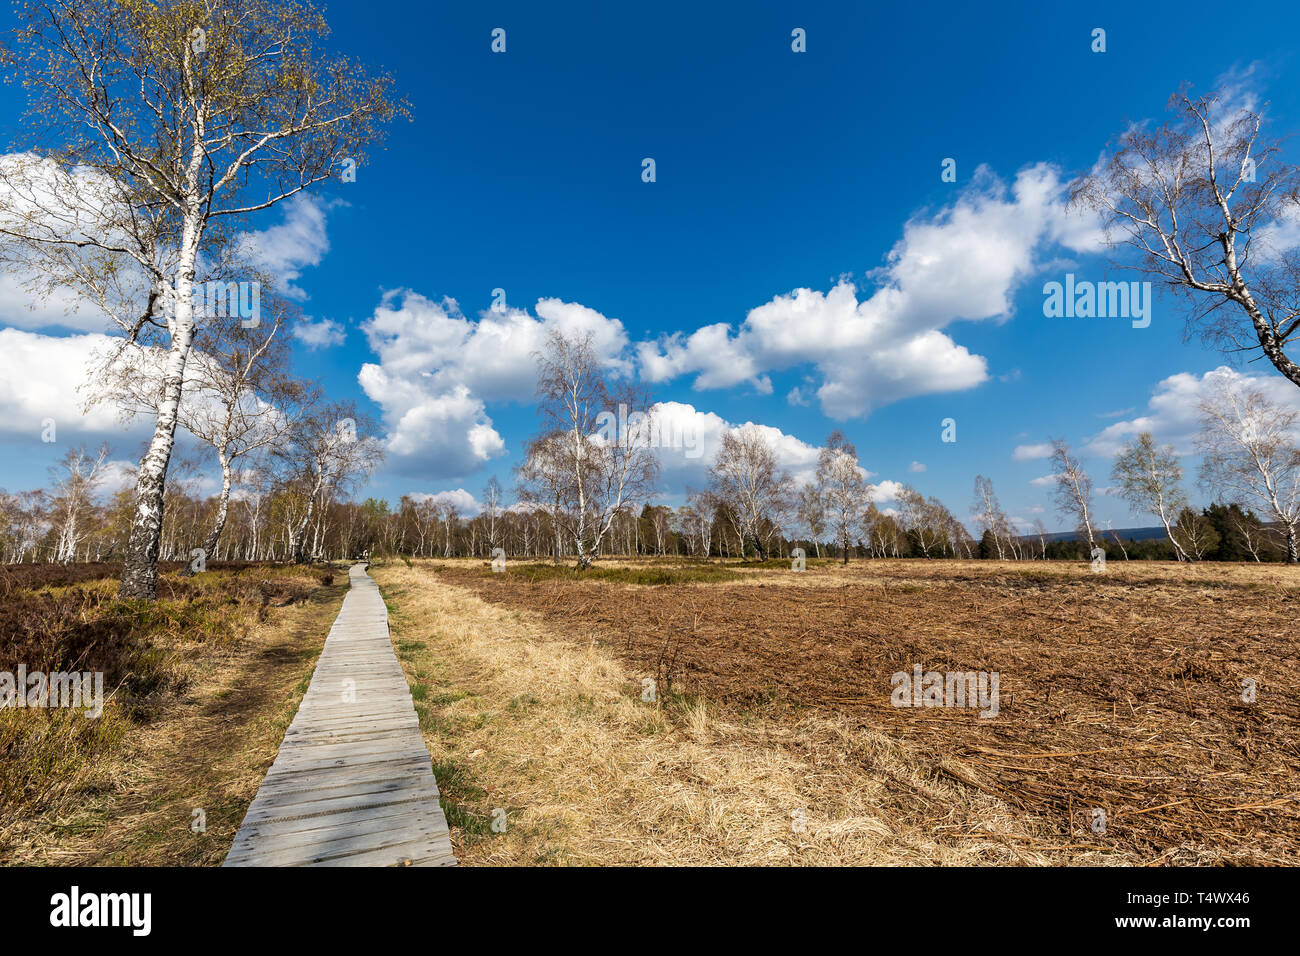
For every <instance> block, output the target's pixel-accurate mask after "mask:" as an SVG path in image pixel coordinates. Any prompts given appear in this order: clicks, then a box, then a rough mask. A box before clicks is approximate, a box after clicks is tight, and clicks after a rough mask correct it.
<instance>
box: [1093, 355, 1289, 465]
mask: <svg viewBox="0 0 1300 956" xmlns="http://www.w3.org/2000/svg"><path fill="white" fill-rule="evenodd" d="M1223 384H1227V385H1230V386H1233V387H1240V386H1242V385H1246V384H1249V385H1251V386H1253V387H1255V388H1259V389H1262V390H1263V392H1264V393H1265V394H1266V395H1267V396H1268V397H1269V398H1270V399H1272V400H1273V401H1275V402H1278V403H1280V404H1282V405H1286V406H1290V407H1292V408H1296V409H1300V389H1297V388H1296V387H1295V386H1294V385H1292V384H1291V383H1290V382H1289V381H1287V380H1286V379H1285V378H1282V377H1281V376H1280V375H1246V374H1244V373H1242V372H1238V371H1236V370H1235V369H1232V368H1229V367H1228V366H1226V365H1221V366H1219V367H1218V368H1216V369H1214V370H1213V371H1209V372H1206V373H1205V374H1204V375H1202V376H1200V377H1199V378H1198V377H1197V376H1196V375H1194V374H1192V373H1191V372H1179V373H1178V374H1177V375H1170V376H1169V377H1168V378H1166V379H1163V380H1162V381H1160V382H1159V383H1157V384H1156V387H1155V389H1154V393H1153V394H1152V396H1151V400H1150V401H1149V402H1148V403H1147V411H1146V414H1144V415H1140V416H1138V417H1137V418H1132V419H1128V420H1125V421H1119V422H1116V423H1115V424H1113V425H1109V426H1107V427H1106V428H1105V429H1103V430H1102V431H1101V432H1100V433H1099V434H1097V435H1096V436H1094V437H1093V438H1092V439H1091V440H1090V441H1089V442H1088V444H1087V446H1086V448H1085V450H1086V451H1087V452H1089V453H1090V454H1093V455H1100V456H1105V457H1108V458H1113V457H1114V456H1115V455H1116V454H1118V453H1119V450H1120V449H1121V448H1122V447H1123V446H1124V445H1125V444H1127V443H1128V441H1129V440H1131V439H1132V438H1134V437H1135V436H1137V435H1139V434H1141V433H1142V432H1150V433H1151V434H1152V436H1153V437H1154V438H1155V439H1156V441H1157V442H1159V443H1161V444H1172V445H1173V446H1174V448H1175V450H1176V451H1177V452H1178V453H1179V454H1180V455H1190V454H1192V453H1193V451H1194V448H1193V445H1194V442H1195V438H1196V434H1197V432H1199V431H1200V413H1199V412H1198V411H1197V404H1198V403H1199V402H1200V401H1201V400H1202V399H1203V398H1207V397H1210V396H1212V395H1213V394H1214V393H1215V391H1217V389H1218V388H1219V387H1220V386H1221V385H1223Z"/></svg>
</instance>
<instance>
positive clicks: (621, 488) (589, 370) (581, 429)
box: [536, 329, 659, 569]
mask: <svg viewBox="0 0 1300 956" xmlns="http://www.w3.org/2000/svg"><path fill="white" fill-rule="evenodd" d="M536 359H537V366H538V375H537V398H538V412H539V414H540V415H541V417H542V420H543V422H544V423H545V424H544V428H543V435H544V436H547V438H548V440H550V441H553V442H554V443H555V447H556V453H557V454H558V456H559V459H560V462H561V463H562V467H563V472H564V475H565V478H564V481H563V482H562V484H561V485H560V486H559V487H560V489H561V491H562V492H563V495H564V500H563V501H562V504H561V508H560V511H559V514H558V515H557V516H556V517H557V518H558V519H559V520H560V521H561V522H562V523H563V524H565V525H566V527H567V529H568V534H567V537H568V538H569V539H570V540H571V541H572V542H573V547H574V553H575V554H576V556H577V560H578V567H579V568H580V569H585V568H588V567H590V566H591V563H592V560H593V555H594V554H595V553H596V550H597V547H598V546H599V543H600V542H601V541H602V540H603V539H604V537H605V535H606V534H607V533H608V532H609V529H610V525H611V524H612V523H613V521H614V518H615V516H616V515H617V514H618V512H619V511H620V510H621V509H622V507H623V505H624V503H625V502H628V501H636V500H644V499H646V498H648V497H650V496H651V495H652V494H653V492H654V486H655V480H656V478H657V477H658V473H659V465H658V461H657V460H656V459H655V456H654V452H653V450H652V443H653V438H654V422H653V412H652V408H653V405H652V403H651V401H650V399H649V396H648V395H646V394H645V393H644V392H642V391H641V390H639V389H637V388H636V387H635V386H633V385H631V384H627V383H615V382H614V381H612V379H610V378H608V377H607V376H606V373H605V370H604V369H603V368H602V367H601V363H600V360H599V357H598V356H597V355H596V352H595V349H594V347H593V346H592V336H591V333H589V332H588V333H586V334H584V335H576V336H566V335H565V334H564V333H562V332H560V331H558V330H555V329H552V330H551V331H550V332H549V333H548V334H547V336H546V340H545V343H544V345H543V347H542V349H541V351H540V352H538V353H537V354H536ZM620 406H623V407H624V408H625V409H626V410H627V414H626V427H621V426H620V427H617V428H614V429H612V430H611V429H610V428H609V427H608V426H607V422H608V421H609V418H610V417H613V418H615V419H616V420H618V421H620V422H621V420H622V419H623V416H622V415H620V414H619V407H620Z"/></svg>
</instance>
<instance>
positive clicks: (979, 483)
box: [971, 475, 1009, 561]
mask: <svg viewBox="0 0 1300 956" xmlns="http://www.w3.org/2000/svg"><path fill="white" fill-rule="evenodd" d="M971 513H972V514H973V515H974V516H975V520H976V522H977V523H978V526H979V529H980V534H983V533H984V532H988V533H989V534H991V535H993V543H994V545H995V547H996V548H997V552H998V560H999V561H1002V560H1004V559H1005V557H1006V555H1005V552H1004V551H1003V550H1002V537H1003V532H1004V531H1005V530H1006V527H1007V525H1008V524H1009V522H1008V520H1007V516H1006V515H1005V514H1004V513H1003V511H1002V506H1001V505H1000V504H999V503H998V496H997V493H996V492H995V491H994V490H993V481H992V479H990V478H985V477H984V476H983V475H976V476H975V503H974V504H973V505H972V506H971Z"/></svg>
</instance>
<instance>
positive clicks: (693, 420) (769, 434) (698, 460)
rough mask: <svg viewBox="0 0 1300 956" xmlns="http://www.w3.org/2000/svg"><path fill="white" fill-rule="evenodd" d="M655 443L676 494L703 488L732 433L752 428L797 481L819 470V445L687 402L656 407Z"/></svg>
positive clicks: (667, 482) (662, 471)
mask: <svg viewBox="0 0 1300 956" xmlns="http://www.w3.org/2000/svg"><path fill="white" fill-rule="evenodd" d="M653 411H654V428H655V432H656V434H657V436H659V437H658V439H657V440H656V441H655V442H654V444H655V454H656V457H657V458H658V460H659V468H660V474H661V476H662V478H663V484H664V485H665V486H666V487H667V488H669V489H671V490H672V491H673V492H678V493H680V491H682V490H683V489H684V488H686V487H688V486H689V487H692V488H702V487H703V486H704V484H705V483H706V482H707V480H708V468H709V465H710V464H712V462H713V461H714V459H715V458H716V457H717V454H718V450H719V449H720V448H721V447H722V436H723V435H724V434H726V433H727V432H728V431H732V430H735V429H737V428H741V427H744V426H746V425H752V426H753V427H755V428H757V429H758V430H759V431H760V432H761V433H762V435H763V438H764V439H765V440H766V441H767V443H768V444H769V445H771V446H772V449H773V451H774V452H775V453H776V459H777V462H778V464H780V466H781V467H782V468H784V469H785V470H787V471H788V472H790V474H791V475H792V476H793V477H794V479H795V480H796V481H799V482H805V481H811V480H812V478H813V474H814V472H816V470H817V452H818V448H817V446H815V445H810V444H808V443H807V442H805V441H803V440H801V439H799V438H796V437H795V436H794V435H787V434H786V433H785V432H783V431H781V429H779V428H774V427H772V426H771V425H763V424H759V423H757V422H742V423H739V424H735V423H732V422H728V421H727V420H726V419H724V418H722V416H720V415H717V414H715V413H714V412H702V411H699V410H698V409H696V408H695V406H694V405H691V404H688V403H684V402H660V403H658V404H657V405H655V406H654V410H653Z"/></svg>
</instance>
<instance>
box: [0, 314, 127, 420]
mask: <svg viewBox="0 0 1300 956" xmlns="http://www.w3.org/2000/svg"><path fill="white" fill-rule="evenodd" d="M115 341H116V340H115V339H113V338H112V337H110V336H107V335H103V334H99V333H91V334H87V335H69V336H53V335H41V334H39V333H36V332H26V331H22V330H19V329H0V432H3V433H8V434H13V435H30V436H32V437H33V438H39V436H40V434H41V429H42V425H41V422H42V421H43V420H44V419H46V418H52V419H54V423H55V428H56V438H57V440H58V442H59V443H60V444H62V443H63V442H64V441H65V440H66V439H67V438H71V437H74V436H75V437H78V438H80V439H89V438H102V437H104V436H108V435H121V434H122V432H123V430H124V429H123V427H122V425H121V423H120V421H119V419H118V412H117V407H116V406H115V405H113V404H112V403H111V402H101V403H99V404H97V405H95V406H94V407H93V408H91V409H90V410H89V411H83V405H84V403H85V400H86V398H87V394H86V393H85V392H84V391H82V390H80V386H82V384H83V383H84V382H85V381H86V379H87V370H88V369H89V368H90V366H91V364H92V362H93V357H94V355H95V353H104V352H107V351H108V349H109V348H111V347H112V345H113V344H114V342H115Z"/></svg>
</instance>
